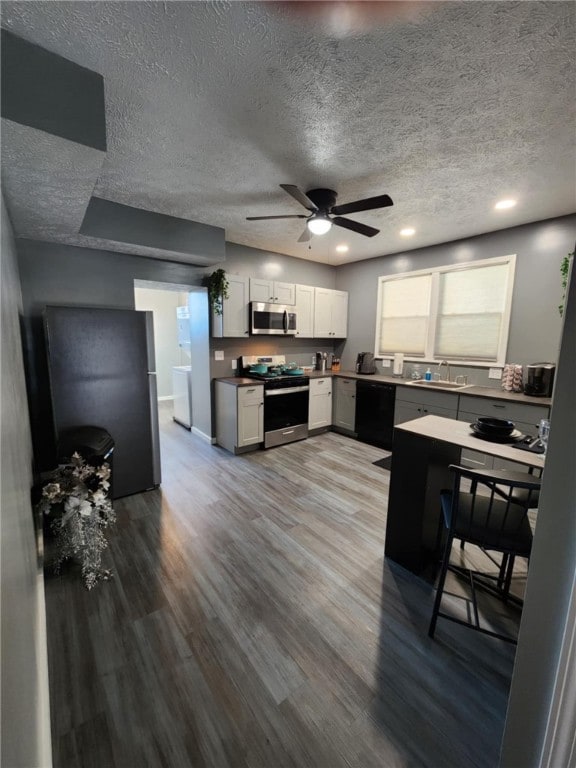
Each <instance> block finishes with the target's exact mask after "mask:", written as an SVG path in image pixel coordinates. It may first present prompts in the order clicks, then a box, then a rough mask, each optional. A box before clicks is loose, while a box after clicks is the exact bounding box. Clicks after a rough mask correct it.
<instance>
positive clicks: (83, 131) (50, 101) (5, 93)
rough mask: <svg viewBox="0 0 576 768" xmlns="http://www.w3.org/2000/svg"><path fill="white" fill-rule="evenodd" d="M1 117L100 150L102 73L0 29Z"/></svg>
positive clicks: (103, 133) (102, 144) (103, 121)
mask: <svg viewBox="0 0 576 768" xmlns="http://www.w3.org/2000/svg"><path fill="white" fill-rule="evenodd" d="M2 117H4V118H7V119H8V120H13V121H14V122H16V123H22V124H23V125H29V126H31V127H32V128H39V129H40V130H42V131H46V132H48V133H51V134H54V135H55V136H61V137H62V138H64V139H69V140H70V141H74V142H77V143H78V144H85V145H86V146H87V147H92V148H93V149H100V150H103V151H106V117H105V109H104V79H103V77H102V75H99V74H98V73H97V72H92V71H91V70H89V69H86V67H82V66H78V64H75V63H74V62H73V61H69V60H68V59H64V58H62V56H56V55H55V54H53V53H51V52H50V51H47V50H45V49H44V48H40V47H38V46H37V45H33V44H32V43H29V42H28V41H27V40H23V39H22V38H20V37H16V35H13V34H12V33H10V32H7V31H6V30H5V29H3V30H2Z"/></svg>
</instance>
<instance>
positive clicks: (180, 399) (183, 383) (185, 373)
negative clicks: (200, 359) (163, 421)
mask: <svg viewBox="0 0 576 768" xmlns="http://www.w3.org/2000/svg"><path fill="white" fill-rule="evenodd" d="M172 394H173V397H174V400H173V403H174V415H173V417H172V418H173V419H174V421H177V422H178V424H182V426H183V427H186V429H191V427H192V367H191V366H190V365H175V366H174V367H173V368H172Z"/></svg>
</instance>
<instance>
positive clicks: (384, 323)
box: [378, 274, 432, 355]
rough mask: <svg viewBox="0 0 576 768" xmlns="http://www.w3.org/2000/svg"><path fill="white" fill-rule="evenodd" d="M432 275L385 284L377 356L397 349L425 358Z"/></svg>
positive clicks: (391, 352) (390, 281)
mask: <svg viewBox="0 0 576 768" xmlns="http://www.w3.org/2000/svg"><path fill="white" fill-rule="evenodd" d="M431 285H432V276H431V275H429V274H428V275H418V276H415V277H406V278H402V279H399V280H389V281H387V282H386V283H384V285H383V288H382V295H381V302H380V303H381V307H382V311H381V316H380V349H379V350H378V354H379V355H384V354H393V353H394V352H398V351H399V350H401V351H403V352H404V353H405V354H410V355H424V353H425V352H426V339H427V336H428V318H429V314H430V292H431Z"/></svg>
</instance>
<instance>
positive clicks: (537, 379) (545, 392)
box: [524, 363, 556, 397]
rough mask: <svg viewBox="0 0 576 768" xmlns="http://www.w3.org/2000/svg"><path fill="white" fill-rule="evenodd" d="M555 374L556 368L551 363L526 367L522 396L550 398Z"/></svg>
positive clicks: (532, 364) (533, 364)
mask: <svg viewBox="0 0 576 768" xmlns="http://www.w3.org/2000/svg"><path fill="white" fill-rule="evenodd" d="M555 372H556V366H555V365H554V364H553V363H531V364H530V365H527V366H526V385H525V386H524V394H525V395H532V396H533V397H552V389H553V387H554V373H555Z"/></svg>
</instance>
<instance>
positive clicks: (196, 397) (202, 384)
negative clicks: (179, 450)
mask: <svg viewBox="0 0 576 768" xmlns="http://www.w3.org/2000/svg"><path fill="white" fill-rule="evenodd" d="M188 307H189V309H190V358H191V360H192V373H191V384H192V429H193V430H194V431H195V432H200V433H201V434H202V435H205V436H206V437H211V436H212V404H211V402H212V401H211V391H210V386H211V383H210V336H209V334H210V328H209V316H210V313H209V308H208V291H207V290H206V289H205V288H204V289H202V290H196V291H191V292H190V293H189V295H188Z"/></svg>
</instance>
